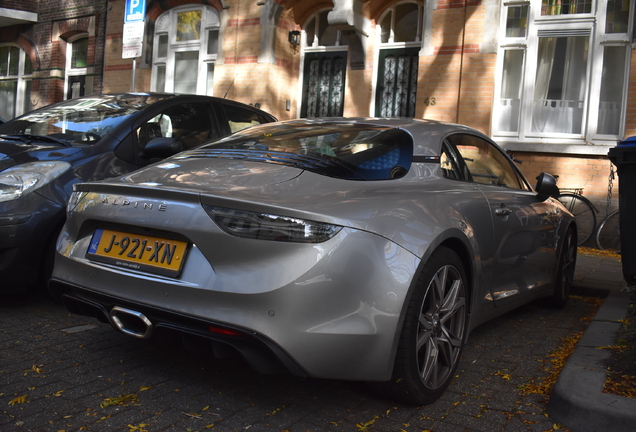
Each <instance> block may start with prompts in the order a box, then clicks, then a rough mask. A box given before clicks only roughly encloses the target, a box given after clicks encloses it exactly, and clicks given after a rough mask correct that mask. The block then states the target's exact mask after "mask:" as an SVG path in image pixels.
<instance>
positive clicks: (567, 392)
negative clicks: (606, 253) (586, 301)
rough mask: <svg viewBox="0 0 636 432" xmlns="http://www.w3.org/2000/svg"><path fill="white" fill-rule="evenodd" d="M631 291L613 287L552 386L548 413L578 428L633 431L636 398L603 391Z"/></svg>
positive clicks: (584, 431) (598, 431)
mask: <svg viewBox="0 0 636 432" xmlns="http://www.w3.org/2000/svg"><path fill="white" fill-rule="evenodd" d="M628 304H629V295H628V294H627V293H626V292H624V291H614V290H612V291H611V292H610V293H609V295H608V297H607V299H606V300H605V302H603V305H602V306H601V308H600V309H599V310H598V312H597V313H596V315H595V316H594V319H593V320H592V322H591V323H590V326H589V327H588V329H587V330H586V331H585V334H584V335H583V337H582V338H581V340H580V341H579V343H578V344H577V346H576V348H575V350H574V352H573V353H572V355H571V356H570V358H569V359H568V361H567V363H566V364H565V367H564V368H563V370H562V371H561V373H560V374H559V378H558V380H557V382H556V384H555V386H554V388H553V390H552V395H551V397H550V402H549V403H548V413H549V414H550V416H551V417H552V418H553V419H554V420H556V421H558V422H559V423H561V424H562V425H563V426H565V427H566V428H568V429H571V430H573V431H576V432H606V431H608V430H611V431H612V432H633V431H634V430H635V429H636V399H633V398H628V397H624V396H616V395H612V394H608V393H603V392H602V391H603V387H604V385H605V379H606V373H605V365H604V363H603V362H604V361H605V360H606V359H607V358H609V356H610V352H609V351H608V350H602V349H598V348H599V347H602V346H611V345H614V344H615V339H616V333H617V331H618V330H619V329H620V326H621V323H620V322H619V321H618V320H621V319H624V318H625V316H626V315H627V307H628Z"/></svg>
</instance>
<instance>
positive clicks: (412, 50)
mask: <svg viewBox="0 0 636 432" xmlns="http://www.w3.org/2000/svg"><path fill="white" fill-rule="evenodd" d="M422 9H423V8H422V5H420V4H418V3H413V2H408V3H398V4H396V5H393V6H391V7H390V8H389V9H387V10H386V11H385V12H384V14H383V15H382V16H381V18H380V20H379V23H380V32H379V38H380V50H379V56H378V76H377V86H376V98H375V100H376V103H375V115H376V116H379V117H414V116H415V101H416V92H417V70H418V54H419V51H420V49H421V45H422V42H421V41H422V14H423V10H422Z"/></svg>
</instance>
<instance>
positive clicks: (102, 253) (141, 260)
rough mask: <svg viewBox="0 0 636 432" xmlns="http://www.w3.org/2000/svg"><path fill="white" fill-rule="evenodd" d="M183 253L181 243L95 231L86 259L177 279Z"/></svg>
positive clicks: (184, 253)
mask: <svg viewBox="0 0 636 432" xmlns="http://www.w3.org/2000/svg"><path fill="white" fill-rule="evenodd" d="M187 250H188V243H187V242H184V241H179V240H168V239H164V238H161V237H151V236H145V235H139V234H131V233H126V232H121V231H113V230H106V229H96V230H95V232H94V233H93V238H92V239H91V244H90V246H89V248H88V251H87V253H86V256H87V257H88V258H90V259H93V260H97V261H102V262H107V263H109V264H114V265H116V266H119V267H124V268H129V269H133V270H141V271H147V272H151V273H157V274H162V275H166V276H178V275H179V273H180V272H181V268H182V267H183V262H184V261H185V255H186V252H187Z"/></svg>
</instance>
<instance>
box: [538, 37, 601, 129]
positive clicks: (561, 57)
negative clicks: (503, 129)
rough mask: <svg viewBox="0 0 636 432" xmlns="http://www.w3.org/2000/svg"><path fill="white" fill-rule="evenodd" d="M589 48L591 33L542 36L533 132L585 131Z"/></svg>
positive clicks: (540, 39)
mask: <svg viewBox="0 0 636 432" xmlns="http://www.w3.org/2000/svg"><path fill="white" fill-rule="evenodd" d="M588 49H589V37H588V36H570V37H542V38H539V53H538V59H537V76H536V81H535V92H534V104H533V110H532V131H533V132H548V133H568V134H580V133H581V132H582V121H583V108H584V105H585V96H586V90H587V59H588Z"/></svg>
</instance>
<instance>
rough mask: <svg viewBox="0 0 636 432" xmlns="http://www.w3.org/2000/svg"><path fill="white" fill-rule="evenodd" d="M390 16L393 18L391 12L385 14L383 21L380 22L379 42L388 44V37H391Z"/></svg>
mask: <svg viewBox="0 0 636 432" xmlns="http://www.w3.org/2000/svg"><path fill="white" fill-rule="evenodd" d="M392 16H393V11H391V12H389V13H387V14H386V16H385V17H384V19H383V20H382V23H381V27H382V30H381V34H380V41H381V42H382V43H388V42H389V37H390V36H391V17H392Z"/></svg>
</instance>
